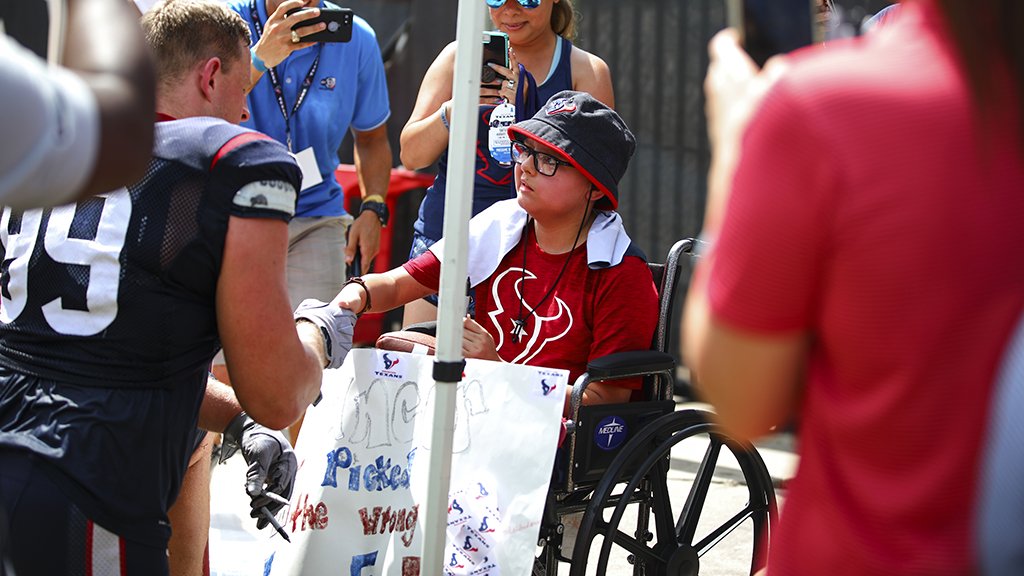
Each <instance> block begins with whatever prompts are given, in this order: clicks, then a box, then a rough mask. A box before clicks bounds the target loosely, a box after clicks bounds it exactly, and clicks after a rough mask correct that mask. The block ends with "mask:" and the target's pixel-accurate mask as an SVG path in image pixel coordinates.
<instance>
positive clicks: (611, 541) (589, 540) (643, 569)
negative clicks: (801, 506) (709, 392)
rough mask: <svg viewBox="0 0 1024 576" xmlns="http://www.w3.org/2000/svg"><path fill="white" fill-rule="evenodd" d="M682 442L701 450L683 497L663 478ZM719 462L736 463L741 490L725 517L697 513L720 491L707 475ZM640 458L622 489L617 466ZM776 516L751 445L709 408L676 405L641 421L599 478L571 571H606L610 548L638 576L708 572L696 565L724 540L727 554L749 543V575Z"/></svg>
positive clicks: (763, 553)
mask: <svg viewBox="0 0 1024 576" xmlns="http://www.w3.org/2000/svg"><path fill="white" fill-rule="evenodd" d="M683 443H685V446H687V447H688V449H692V448H694V447H696V448H698V449H703V452H704V456H703V461H702V462H701V463H700V465H699V466H698V468H697V470H696V471H695V475H694V478H693V479H692V482H691V484H690V489H689V493H688V494H687V495H686V496H685V501H683V500H682V495H681V494H671V493H670V489H669V484H668V475H669V473H670V467H669V464H670V457H671V454H672V451H673V448H675V447H679V448H678V449H681V448H682V447H683V446H684V444H683ZM722 448H725V449H726V450H725V451H723V450H722ZM724 461H728V463H730V464H733V463H734V464H735V465H738V468H739V471H740V473H742V483H743V484H744V485H745V487H746V490H745V491H744V490H743V489H742V488H739V487H738V485H733V486H731V487H730V488H731V492H730V495H731V499H730V501H729V503H727V504H726V505H725V506H724V507H725V508H726V509H727V510H728V513H727V514H726V515H725V517H721V518H710V519H708V518H702V516H705V514H704V513H705V504H706V503H707V502H708V501H709V500H708V499H709V496H710V497H711V498H717V496H716V495H715V494H714V493H712V486H713V483H712V478H713V477H714V476H715V474H716V470H718V469H719V468H720V464H721V463H722V462H724ZM638 462H639V463H640V464H639V467H638V468H637V471H636V473H635V474H634V476H633V477H632V478H630V479H629V481H628V482H626V483H625V488H624V489H620V488H621V486H622V483H621V482H616V479H619V478H621V476H622V474H621V472H620V471H621V470H622V469H625V468H628V467H629V466H635V465H636V464H637V463H638ZM718 484H721V483H718ZM737 492H738V493H737ZM733 500H735V503H733ZM743 500H745V502H744V501H743ZM630 505H634V506H632V508H633V509H634V510H635V515H636V529H635V531H632V533H627V532H626V531H623V530H622V529H621V528H620V524H621V523H622V522H623V517H624V514H625V513H626V509H627V507H630ZM722 507H723V506H717V505H716V508H722ZM718 514H719V516H721V512H720V510H719V511H718ZM730 514H731V515H730ZM777 515H778V507H777V503H776V499H775V490H774V488H773V486H772V481H771V477H770V476H769V474H768V470H767V468H766V467H765V465H764V462H763V461H762V460H761V457H760V455H759V454H758V453H757V451H756V449H754V447H753V446H752V445H750V444H748V443H745V442H739V441H737V440H735V439H732V438H729V437H728V436H726V435H725V434H724V432H723V431H722V430H721V428H720V427H718V426H717V425H716V424H714V423H712V422H710V421H709V419H708V413H706V412H702V411H698V410H684V411H678V412H673V413H671V414H667V415H665V416H662V417H661V418H658V419H657V420H655V421H653V422H651V423H650V424H648V425H647V426H645V427H644V429H643V430H641V432H640V433H639V434H638V435H637V436H636V437H634V438H633V439H632V440H631V441H630V442H629V443H627V445H626V446H625V447H624V448H623V449H622V451H621V452H620V454H619V456H618V457H617V458H616V459H615V460H614V461H613V462H612V464H611V467H610V468H609V470H608V472H607V474H606V475H605V477H604V479H603V480H601V482H599V483H598V485H597V487H596V488H595V490H594V492H593V495H592V496H591V500H590V503H589V505H588V506H587V510H586V513H585V514H584V516H583V519H582V521H581V523H580V527H579V532H578V534H577V537H576V542H575V547H574V551H573V555H572V564H571V568H570V571H569V574H570V576H584V575H586V574H598V575H603V574H606V573H607V572H608V569H609V561H610V558H612V556H613V554H614V555H618V556H625V558H626V561H627V562H629V563H630V564H632V565H633V574H634V575H636V576H639V575H645V576H676V575H696V574H707V573H708V572H705V571H701V563H702V559H703V558H704V556H705V554H707V553H709V552H711V551H712V549H714V548H716V547H722V548H723V550H729V551H728V552H722V554H727V555H730V556H731V555H733V554H735V551H734V550H735V549H736V547H737V546H738V547H739V548H740V549H742V550H747V549H749V550H750V552H749V554H750V573H751V574H753V573H754V572H756V571H757V570H759V569H760V568H761V567H763V566H764V563H765V560H766V557H767V547H768V538H769V535H770V532H771V530H772V527H773V524H774V522H775V520H776V518H777ZM736 540H739V542H738V543H737V541H736ZM712 557H713V556H712ZM588 562H591V563H592V565H591V569H590V570H588V569H587V564H588Z"/></svg>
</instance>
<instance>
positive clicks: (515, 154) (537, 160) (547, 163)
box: [512, 142, 572, 176]
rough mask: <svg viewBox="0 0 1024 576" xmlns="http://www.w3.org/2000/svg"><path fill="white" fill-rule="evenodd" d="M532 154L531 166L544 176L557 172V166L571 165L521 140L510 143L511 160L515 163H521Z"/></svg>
mask: <svg viewBox="0 0 1024 576" xmlns="http://www.w3.org/2000/svg"><path fill="white" fill-rule="evenodd" d="M530 156H533V167H534V169H535V170H537V172H540V173H541V174H543V175H545V176H554V175H555V172H558V167H559V166H572V164H570V163H568V162H566V161H564V160H559V159H558V158H555V157H554V156H552V155H551V154H545V153H544V152H538V151H536V150H534V149H533V148H530V147H529V146H527V145H526V144H523V143H522V142H513V143H512V161H513V162H515V163H516V164H522V163H523V162H526V160H527V159H528V158H529V157H530Z"/></svg>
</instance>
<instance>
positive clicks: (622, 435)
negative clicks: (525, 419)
mask: <svg viewBox="0 0 1024 576" xmlns="http://www.w3.org/2000/svg"><path fill="white" fill-rule="evenodd" d="M697 242H698V240H695V239H692V238H688V239H683V240H680V241H678V242H676V243H675V245H673V246H672V248H671V249H670V250H669V253H668V256H667V258H666V260H665V262H664V263H662V264H650V265H649V267H650V270H651V274H652V275H653V278H654V282H655V286H657V288H658V307H659V309H658V325H657V330H656V332H655V337H654V342H653V345H652V348H651V349H650V350H644V351H635V352H621V353H617V354H611V355H609V356H605V357H602V358H598V359H595V360H594V361H592V362H591V363H590V364H588V367H587V372H586V373H584V374H582V375H581V376H580V377H579V378H578V379H577V380H576V382H575V383H574V385H573V390H572V395H571V401H570V419H569V421H567V422H566V437H565V440H564V442H563V444H562V446H561V447H560V448H559V452H560V454H559V455H558V457H557V458H556V471H555V474H554V478H553V481H552V485H551V489H550V490H549V492H548V496H547V504H546V506H545V510H544V517H543V520H542V522H541V527H540V539H539V541H538V547H539V548H540V550H539V555H538V556H537V558H536V561H535V563H534V569H533V576H557V575H558V573H559V565H560V564H566V563H567V564H568V565H569V571H568V574H569V575H570V576H584V575H588V574H597V575H603V574H606V573H608V570H609V567H610V566H612V565H613V563H616V562H617V563H618V564H617V566H621V565H622V563H623V561H625V563H627V564H628V565H631V566H632V574H633V575H634V576H676V575H696V574H700V573H702V572H701V564H702V559H703V558H704V557H705V555H706V554H708V553H710V552H712V551H713V550H714V549H716V548H717V547H721V548H723V549H726V550H728V551H727V552H726V554H729V555H730V556H732V555H734V554H736V553H737V548H739V549H742V550H743V551H744V552H743V554H748V553H749V558H750V568H749V573H750V574H753V573H754V572H756V571H757V570H760V569H761V568H762V567H763V566H764V565H765V561H766V559H767V550H768V542H769V539H770V536H771V533H772V531H773V529H774V525H775V522H776V520H777V517H778V505H777V502H776V497H775V489H774V486H773V484H772V479H771V476H770V475H769V473H768V470H767V468H766V467H765V464H764V461H763V460H762V459H761V457H760V455H759V454H758V452H757V450H756V448H754V446H752V445H751V444H749V443H747V442H745V441H741V440H739V439H736V438H733V437H730V436H729V435H728V433H727V432H725V431H724V430H723V429H721V428H720V427H719V426H718V425H716V424H715V423H714V422H713V421H712V420H711V418H710V415H711V414H710V412H708V411H706V410H702V409H682V410H677V409H676V404H675V401H674V399H673V389H674V384H675V378H676V376H675V371H676V362H675V360H674V358H673V357H672V356H671V355H670V354H669V353H668V350H669V343H670V340H671V338H670V337H669V335H670V333H671V331H672V330H671V320H672V318H673V306H674V304H675V296H676V293H677V291H678V284H679V279H680V273H681V270H682V266H681V265H680V264H681V263H680V260H681V258H683V257H684V256H686V255H689V254H690V253H692V251H693V248H694V247H695V245H696V243H697ZM410 328H411V327H410ZM412 329H413V330H415V331H420V332H428V331H429V329H428V328H424V327H422V326H420V327H417V328H412ZM635 377H643V380H644V384H643V390H642V393H641V398H642V399H640V400H635V401H631V402H629V403H624V404H602V405H590V406H583V405H581V402H582V398H583V392H584V390H586V388H587V386H588V385H589V384H590V383H592V382H597V381H603V380H614V379H619V378H635ZM684 448H685V449H686V451H687V453H688V454H690V453H694V451H695V450H696V453H697V454H700V453H701V452H702V453H703V455H702V457H701V461H700V463H699V465H698V466H697V468H696V470H695V471H694V476H693V479H692V481H690V487H689V490H688V491H687V494H686V495H685V499H681V497H682V495H680V494H673V493H672V490H670V489H669V475H670V473H673V470H672V467H671V466H670V465H671V464H672V460H673V458H674V456H673V453H674V451H678V450H682V449H684ZM725 466H727V467H728V469H729V472H731V473H732V474H733V475H734V476H735V474H736V473H735V470H738V471H739V474H740V475H741V476H742V478H739V479H736V480H738V484H737V485H741V486H744V487H745V490H740V492H741V493H742V495H743V496H742V498H740V499H736V500H735V502H732V501H730V502H729V503H727V504H726V505H725V508H726V509H727V510H728V511H729V512H731V514H730V515H729V516H728V517H726V518H719V517H714V518H712V517H710V516H709V515H708V514H705V512H706V510H707V506H706V505H707V503H708V501H709V500H708V498H709V497H714V494H713V484H714V483H713V482H712V480H713V479H714V478H715V477H716V475H717V474H719V473H720V472H721V470H722V469H723V467H725ZM676 475H678V473H676ZM687 480H688V479H687ZM676 481H679V480H678V479H676ZM736 491H737V489H736V488H735V487H733V490H732V491H730V494H732V497H733V499H735V494H736ZM721 507H722V506H719V507H718V508H721ZM581 515H582V516H581ZM577 520H578V529H577V530H576V534H575V536H573V535H571V534H570V533H569V532H571V530H569V531H567V526H572V527H576V521H577ZM627 524H628V527H627ZM735 540H739V543H737V542H736V541H735ZM747 549H749V552H746V550H747ZM619 570H621V568H619ZM563 573H564V571H563ZM620 573H621V572H620ZM704 573H707V572H704Z"/></svg>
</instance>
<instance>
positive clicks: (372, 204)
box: [359, 200, 391, 227]
mask: <svg viewBox="0 0 1024 576" xmlns="http://www.w3.org/2000/svg"><path fill="white" fill-rule="evenodd" d="M367 210H369V211H371V212H373V213H374V214H376V215H377V219H378V220H380V225H381V227H384V226H387V225H388V218H390V217H391V213H390V212H388V205H387V204H385V203H383V202H376V201H374V200H369V201H366V202H363V203H362V204H361V205H360V206H359V214H362V213H363V212H366V211H367Z"/></svg>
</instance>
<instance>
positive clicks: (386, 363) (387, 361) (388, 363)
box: [384, 354, 400, 370]
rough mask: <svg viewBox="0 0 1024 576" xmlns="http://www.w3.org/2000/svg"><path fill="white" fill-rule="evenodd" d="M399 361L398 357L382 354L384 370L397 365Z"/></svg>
mask: <svg viewBox="0 0 1024 576" xmlns="http://www.w3.org/2000/svg"><path fill="white" fill-rule="evenodd" d="M399 361H400V360H399V359H398V358H394V359H392V358H391V355H390V354H385V355H384V369H385V370H391V367H392V366H397V365H398V362H399Z"/></svg>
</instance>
